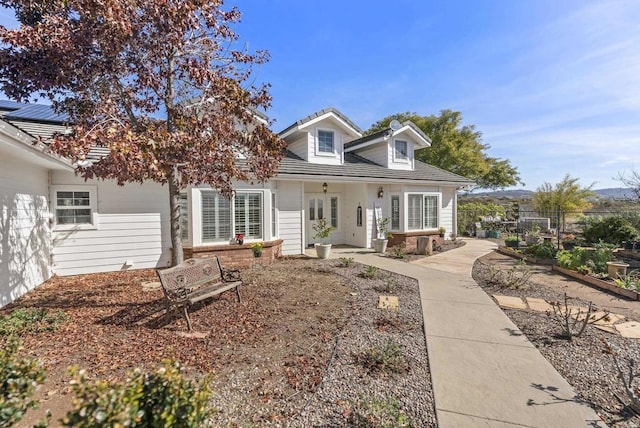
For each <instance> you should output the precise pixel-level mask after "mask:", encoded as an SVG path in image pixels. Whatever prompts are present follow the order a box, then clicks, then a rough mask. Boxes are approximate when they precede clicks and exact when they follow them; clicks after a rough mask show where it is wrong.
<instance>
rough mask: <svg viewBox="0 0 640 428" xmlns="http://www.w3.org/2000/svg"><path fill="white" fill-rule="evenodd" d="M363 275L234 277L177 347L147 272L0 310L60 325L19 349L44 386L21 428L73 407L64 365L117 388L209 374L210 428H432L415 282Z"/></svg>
mask: <svg viewBox="0 0 640 428" xmlns="http://www.w3.org/2000/svg"><path fill="white" fill-rule="evenodd" d="M364 270H365V268H364V267H363V266H362V265H359V264H353V265H352V266H350V267H342V266H341V265H340V261H337V260H323V261H320V260H316V259H288V260H287V259H285V260H282V261H277V262H276V263H274V264H272V265H269V266H266V267H265V266H262V265H259V264H255V265H253V267H252V268H248V269H245V270H244V271H243V272H242V275H243V279H244V280H245V286H244V287H243V288H242V290H241V294H242V303H237V302H236V300H235V296H234V295H233V293H225V294H223V295H222V296H220V297H219V298H215V299H213V300H212V301H211V302H210V303H200V304H197V305H196V306H195V307H194V308H193V310H192V312H191V318H192V321H193V324H194V329H195V330H196V331H197V332H204V333H208V336H206V337H203V338H199V337H191V338H189V337H184V336H183V335H182V334H181V333H184V332H185V330H186V325H185V322H184V319H182V317H180V316H179V315H178V316H177V317H173V318H170V319H167V318H166V317H165V315H164V301H163V295H162V291H160V290H157V289H156V290H153V289H144V288H143V287H142V286H141V284H142V283H144V282H149V281H154V280H156V275H155V272H154V271H153V270H140V271H131V272H116V273H108V274H94V275H81V276H74V277H58V278H54V279H52V280H50V281H48V282H47V283H45V284H44V285H43V286H41V287H39V288H37V289H36V290H34V291H31V292H29V293H28V294H27V295H25V296H23V298H21V299H19V300H18V301H17V302H15V303H14V304H12V305H11V306H10V307H6V308H3V309H2V310H0V316H5V315H8V314H9V313H10V312H11V311H12V310H14V309H18V308H25V309H26V308H38V309H43V308H44V309H47V310H49V311H53V312H57V311H62V312H64V314H65V315H66V316H67V317H68V318H69V319H68V320H67V321H65V322H63V323H61V324H60V326H59V328H58V329H57V330H56V331H46V332H40V333H26V334H24V335H23V337H22V343H23V348H22V351H21V352H22V356H23V357H30V358H37V359H38V360H39V361H40V362H41V363H42V364H43V366H44V368H45V369H46V373H47V380H46V383H45V384H44V385H43V386H42V387H41V388H40V391H39V392H38V394H37V396H36V398H37V399H38V401H39V402H40V403H39V404H40V410H38V411H36V412H29V413H28V414H27V416H26V417H25V419H23V420H22V421H21V423H20V424H19V425H18V427H31V426H33V424H35V423H37V422H38V420H39V419H40V418H41V417H42V416H43V415H44V411H45V410H46V409H51V411H52V413H53V418H52V420H51V422H52V423H51V425H52V426H57V421H58V419H59V418H60V417H62V416H64V414H65V413H66V412H67V411H68V410H69V409H70V408H71V404H72V403H71V401H72V393H71V391H70V389H71V388H70V385H69V381H70V376H69V375H68V374H67V373H66V370H67V367H68V366H70V365H78V366H79V367H80V368H83V369H86V371H87V373H88V375H89V378H90V379H105V380H107V381H111V382H113V381H118V382H121V381H123V380H124V378H125V375H126V373H127V371H129V370H131V369H133V368H141V369H143V370H145V371H149V370H152V369H153V368H155V367H158V366H159V365H160V364H161V361H162V360H163V359H165V358H171V359H173V360H176V361H178V362H180V363H181V364H183V365H184V366H186V368H187V375H188V376H189V377H192V378H194V379H198V380H199V379H201V378H202V377H203V376H204V375H206V374H212V382H213V383H212V389H213V391H214V394H213V398H212V402H211V405H212V406H213V407H214V408H215V409H216V410H217V411H216V413H215V414H214V417H213V421H212V424H213V426H276V427H277V426H286V427H307V426H344V425H357V424H358V423H360V424H361V425H358V426H369V425H362V424H364V423H365V422H367V421H368V423H369V424H370V425H371V426H381V425H383V424H384V423H386V424H387V425H388V426H397V424H398V418H400V417H404V418H406V419H408V420H410V421H411V422H412V423H413V424H414V426H421V427H422V426H424V427H434V426H436V419H435V408H434V403H433V392H432V386H431V378H430V373H429V366H428V359H427V351H426V342H425V336H424V333H423V331H422V324H423V320H422V310H421V304H420V296H419V290H418V285H417V282H416V281H415V280H412V279H410V278H407V277H403V276H400V275H395V274H391V273H388V272H383V271H378V272H377V273H376V275H375V278H373V279H367V278H363V277H362V276H361V275H362V273H363V272H364ZM150 290H151V291H150ZM381 294H393V295H395V296H398V298H399V310H398V311H391V310H382V309H378V308H377V304H378V296H379V295H381ZM0 339H2V337H0ZM391 345H393V346H391ZM382 351H385V352H386V353H383V355H385V356H386V357H385V358H386V360H384V361H383V363H384V364H385V365H384V367H379V364H378V360H377V359H376V355H377V356H379V355H380V354H379V352H382ZM387 351H388V352H387ZM391 351H393V352H391ZM376 352H378V353H376ZM391 357H393V358H391ZM390 361H391V363H390ZM394 361H397V362H398V363H397V364H395V365H394ZM390 364H391V366H392V367H389V365H390ZM389 368H391V369H395V368H400V370H399V372H396V371H395V370H388V369H389Z"/></svg>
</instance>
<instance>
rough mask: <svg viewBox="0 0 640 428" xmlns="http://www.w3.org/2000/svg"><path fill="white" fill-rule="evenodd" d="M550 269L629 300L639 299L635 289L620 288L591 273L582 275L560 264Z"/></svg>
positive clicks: (639, 296) (639, 295)
mask: <svg viewBox="0 0 640 428" xmlns="http://www.w3.org/2000/svg"><path fill="white" fill-rule="evenodd" d="M551 270H553V271H556V272H559V273H561V274H563V275H565V276H569V277H571V278H575V279H578V280H580V281H582V282H585V283H587V284H589V285H593V286H594V287H597V288H600V289H603V290H607V291H610V292H612V293H614V294H617V295H619V296H623V297H626V298H627V299H631V300H640V294H639V293H638V292H636V291H633V290H627V289H626V288H620V287H618V286H616V285H615V284H612V283H610V282H608V281H603V280H601V279H598V278H594V277H592V276H591V275H583V274H581V273H579V272H576V271H575V270H571V269H566V268H563V267H560V266H551Z"/></svg>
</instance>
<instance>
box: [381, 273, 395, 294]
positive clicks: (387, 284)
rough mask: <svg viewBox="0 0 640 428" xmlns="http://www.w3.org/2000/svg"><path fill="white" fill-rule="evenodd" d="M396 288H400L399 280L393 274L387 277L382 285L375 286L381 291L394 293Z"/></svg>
mask: <svg viewBox="0 0 640 428" xmlns="http://www.w3.org/2000/svg"><path fill="white" fill-rule="evenodd" d="M396 288H398V280H397V279H395V278H394V277H392V276H391V277H388V278H386V279H385V280H384V281H383V282H382V285H380V286H377V287H375V290H376V291H378V292H380V293H393V292H394V291H395V290H396Z"/></svg>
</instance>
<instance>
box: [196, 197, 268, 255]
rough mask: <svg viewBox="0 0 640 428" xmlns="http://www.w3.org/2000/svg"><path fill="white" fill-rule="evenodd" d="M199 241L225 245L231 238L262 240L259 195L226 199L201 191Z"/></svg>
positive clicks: (260, 201) (260, 198) (260, 199)
mask: <svg viewBox="0 0 640 428" xmlns="http://www.w3.org/2000/svg"><path fill="white" fill-rule="evenodd" d="M200 215H201V218H200V220H201V225H202V231H201V233H202V236H201V241H202V242H205V243H206V242H229V241H230V240H231V239H232V238H233V237H234V236H235V235H237V234H242V235H244V239H262V238H263V237H262V220H263V217H262V193H259V192H237V193H236V194H235V196H234V197H233V199H232V200H229V199H227V198H225V197H224V196H222V195H221V194H219V193H218V192H215V191H208V190H205V191H202V192H201V210H200Z"/></svg>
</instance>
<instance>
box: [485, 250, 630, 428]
mask: <svg viewBox="0 0 640 428" xmlns="http://www.w3.org/2000/svg"><path fill="white" fill-rule="evenodd" d="M487 266H494V267H495V268H499V269H502V270H503V271H504V270H510V269H513V268H514V266H517V267H518V269H523V268H524V269H528V270H530V272H531V273H532V275H531V278H530V280H529V281H528V285H527V286H526V287H523V288H518V289H514V288H509V287H504V286H500V285H496V284H493V285H492V284H488V281H487V279H488V276H489V275H490V274H489V273H488V270H487ZM473 277H474V279H475V280H476V282H478V284H479V285H480V286H481V287H482V288H483V289H484V290H485V291H486V292H487V293H488V294H489V295H492V294H501V295H507V296H516V297H537V298H542V299H545V300H547V301H562V300H563V297H564V293H567V296H568V297H570V298H571V299H572V301H571V303H572V304H577V305H588V304H589V302H593V303H594V304H595V305H596V306H597V307H598V308H600V309H607V310H609V311H611V312H613V313H617V314H621V315H624V316H625V317H627V320H635V321H638V320H640V302H634V301H629V300H625V299H623V298H620V297H619V296H616V295H612V294H608V293H606V292H603V291H601V290H599V289H596V288H592V287H589V286H587V285H583V284H581V283H579V282H577V281H573V280H571V279H568V278H566V277H564V276H562V275H560V274H557V273H555V272H552V271H551V269H550V267H548V266H536V265H530V266H522V265H521V264H520V262H518V261H515V260H514V259H513V258H510V257H508V256H506V255H502V254H498V253H495V252H494V253H491V254H489V255H487V256H485V257H482V258H481V259H479V260H478V261H476V264H475V265H474V269H473ZM504 312H505V314H506V315H507V316H508V317H509V318H511V320H512V321H513V322H514V323H515V324H516V325H517V326H518V328H519V329H520V330H521V331H522V332H523V333H524V334H525V335H526V336H527V338H528V339H529V340H530V341H531V342H532V343H533V344H534V345H535V346H536V347H537V348H538V350H539V351H540V353H541V354H542V355H543V356H544V357H545V358H546V359H547V360H548V361H549V362H550V363H551V364H552V365H553V366H554V367H555V368H556V370H558V372H559V373H560V374H561V375H562V376H563V377H564V378H565V379H566V380H567V381H568V382H569V383H570V384H571V385H572V386H573V387H574V388H575V389H576V392H577V393H578V396H579V397H580V399H582V400H585V401H586V402H588V403H589V404H590V405H591V406H592V407H593V408H594V409H595V410H596V412H597V413H598V414H599V415H600V416H601V418H602V419H603V420H604V421H605V422H606V423H607V424H608V425H609V426H610V427H617V428H627V427H628V428H631V427H639V426H640V416H639V415H637V414H636V413H635V412H633V411H632V410H631V409H630V408H629V407H628V404H629V399H628V397H627V396H626V394H625V392H624V390H623V386H622V382H621V381H620V380H619V378H618V372H617V370H616V368H615V365H614V362H613V359H612V357H611V355H609V354H608V353H606V352H605V346H604V344H603V340H606V341H607V342H609V343H610V344H611V345H612V346H613V347H614V348H615V349H617V350H618V352H619V354H620V356H621V357H622V358H623V359H632V360H634V361H635V362H636V366H637V363H640V340H638V339H629V338H623V337H621V336H619V335H616V334H611V333H606V332H603V331H601V330H598V329H596V328H594V327H592V326H587V329H586V331H585V333H584V334H583V335H582V336H580V337H579V338H576V339H574V341H572V342H569V341H567V340H565V339H563V338H562V337H561V333H562V329H561V327H560V326H559V325H558V324H557V323H555V322H554V321H553V320H552V319H551V318H550V317H549V316H548V315H547V314H545V313H541V312H536V311H530V310H511V309H504Z"/></svg>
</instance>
